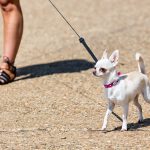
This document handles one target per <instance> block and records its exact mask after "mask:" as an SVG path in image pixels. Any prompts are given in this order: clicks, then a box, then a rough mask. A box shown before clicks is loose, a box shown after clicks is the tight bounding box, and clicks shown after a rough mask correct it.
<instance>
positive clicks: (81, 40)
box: [49, 0, 122, 121]
mask: <svg viewBox="0 0 150 150" xmlns="http://www.w3.org/2000/svg"><path fill="white" fill-rule="evenodd" d="M49 2H50V3H51V5H52V6H53V7H54V8H55V10H56V11H57V12H58V13H59V14H60V16H61V17H62V18H63V19H64V21H65V22H66V23H67V24H68V25H69V26H70V28H71V29H72V30H73V32H74V33H75V34H76V35H77V36H78V38H79V41H80V43H82V44H83V46H84V47H85V49H86V50H87V51H88V53H89V54H90V55H91V57H92V58H93V59H94V61H95V62H97V61H98V59H97V58H96V56H95V55H94V53H93V52H92V50H91V49H90V48H89V46H88V45H87V44H86V42H85V40H84V38H82V37H80V35H79V34H78V32H77V31H76V30H75V29H74V28H73V26H72V25H71V24H70V23H69V22H68V20H67V19H66V18H65V17H64V15H63V14H62V13H61V12H60V11H59V9H58V8H57V7H56V6H55V5H54V3H53V2H52V1H51V0H49ZM112 114H113V115H114V116H115V117H117V118H118V119H119V120H120V121H122V119H121V118H120V117H119V116H118V115H117V114H116V113H114V112H112Z"/></svg>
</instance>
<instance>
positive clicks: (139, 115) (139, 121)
mask: <svg viewBox="0 0 150 150" xmlns="http://www.w3.org/2000/svg"><path fill="white" fill-rule="evenodd" d="M138 97H139V95H137V96H136V97H135V99H134V101H133V102H134V105H135V106H136V107H137V109H138V117H139V120H138V123H142V122H143V115H142V107H141V105H140V103H139V101H138Z"/></svg>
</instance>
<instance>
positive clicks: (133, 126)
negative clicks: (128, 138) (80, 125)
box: [88, 118, 150, 133]
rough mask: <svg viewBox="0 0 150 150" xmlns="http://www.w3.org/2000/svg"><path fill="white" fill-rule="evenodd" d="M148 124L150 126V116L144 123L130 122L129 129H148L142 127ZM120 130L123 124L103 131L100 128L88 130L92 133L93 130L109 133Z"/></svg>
mask: <svg viewBox="0 0 150 150" xmlns="http://www.w3.org/2000/svg"><path fill="white" fill-rule="evenodd" d="M148 126H150V118H147V119H144V120H143V122H142V123H129V124H128V131H147V130H146V129H144V130H143V129H142V128H144V127H148ZM120 130H121V126H119V127H116V128H114V129H112V130H105V131H102V130H100V129H96V130H93V129H89V130H88V131H89V132H90V133H92V132H103V133H109V132H114V131H119V132H120ZM148 131H149V130H148Z"/></svg>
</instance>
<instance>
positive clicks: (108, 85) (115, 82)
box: [104, 72, 121, 89]
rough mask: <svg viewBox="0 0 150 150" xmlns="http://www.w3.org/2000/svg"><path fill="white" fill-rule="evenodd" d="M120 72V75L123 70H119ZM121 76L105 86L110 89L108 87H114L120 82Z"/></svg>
mask: <svg viewBox="0 0 150 150" xmlns="http://www.w3.org/2000/svg"><path fill="white" fill-rule="evenodd" d="M117 74H118V76H120V75H121V72H118V73H117ZM119 80H120V79H119V78H118V79H117V80H114V81H113V82H111V83H110V84H104V87H105V88H106V89H108V88H112V87H113V86H116V85H117V83H118V82H119Z"/></svg>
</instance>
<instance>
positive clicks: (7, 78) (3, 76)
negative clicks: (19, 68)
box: [0, 71, 10, 82]
mask: <svg viewBox="0 0 150 150" xmlns="http://www.w3.org/2000/svg"><path fill="white" fill-rule="evenodd" d="M0 79H1V80H3V81H4V82H8V81H10V76H9V75H8V74H7V73H6V72H4V71H1V72H0Z"/></svg>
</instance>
